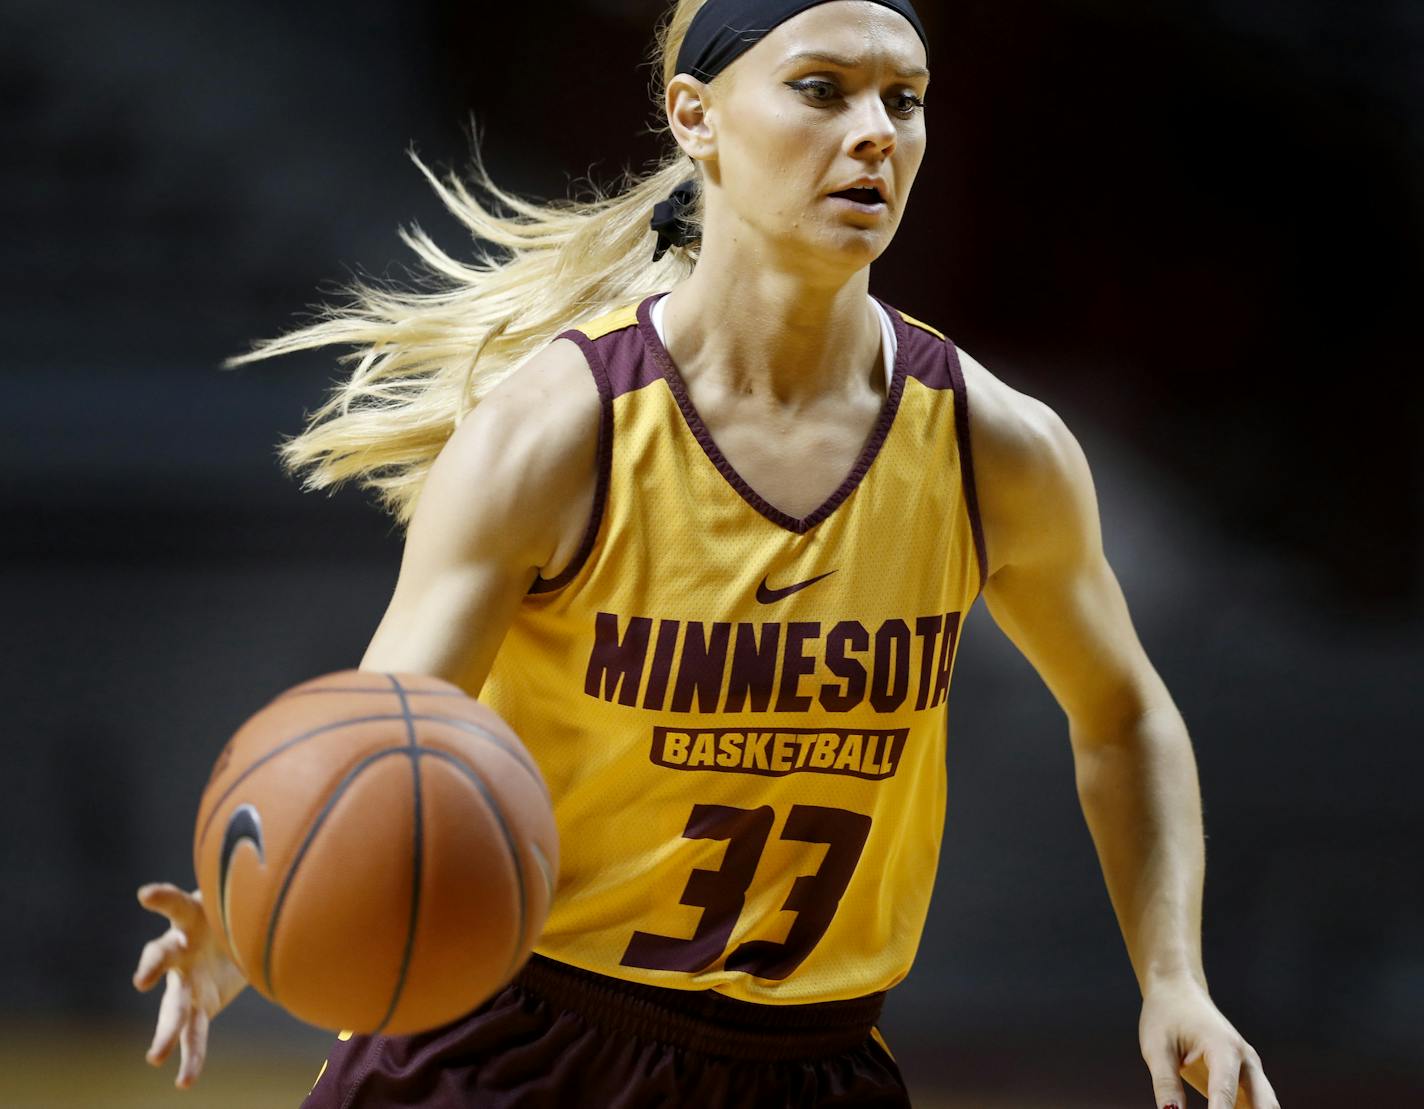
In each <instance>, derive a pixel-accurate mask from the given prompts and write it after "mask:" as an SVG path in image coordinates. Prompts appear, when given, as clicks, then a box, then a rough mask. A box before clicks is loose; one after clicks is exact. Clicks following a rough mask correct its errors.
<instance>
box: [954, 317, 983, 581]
mask: <svg viewBox="0 0 1424 1109" xmlns="http://www.w3.org/2000/svg"><path fill="white" fill-rule="evenodd" d="M944 358H945V365H946V366H947V367H948V369H949V380H950V382H951V383H952V384H953V387H954V435H955V438H956V439H957V440H958V441H959V477H960V480H961V481H962V482H963V484H964V507H965V508H966V509H968V511H969V528H970V531H972V532H973V534H974V554H975V557H976V558H978V560H979V592H980V593H983V592H984V586H985V585H987V584H988V581H989V555H988V551H987V550H986V549H985V546H984V524H983V521H982V520H981V519H980V518H979V494H978V489H977V486H976V485H975V483H974V452H973V451H972V450H971V449H970V444H969V391H968V389H967V388H966V387H965V385H964V370H963V369H962V368H961V367H960V365H959V350H958V348H956V347H955V345H954V344H953V343H952V342H950V341H949V340H948V339H946V340H945V342H944Z"/></svg>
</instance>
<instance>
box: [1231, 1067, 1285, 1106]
mask: <svg viewBox="0 0 1424 1109" xmlns="http://www.w3.org/2000/svg"><path fill="white" fill-rule="evenodd" d="M1241 1074H1242V1075H1243V1077H1244V1078H1245V1082H1246V1089H1247V1091H1248V1092H1249V1093H1250V1095H1251V1109H1280V1106H1281V1103H1280V1102H1279V1101H1278V1100H1277V1099H1276V1091H1275V1090H1273V1089H1271V1084H1270V1082H1269V1081H1267V1079H1266V1072H1265V1071H1264V1070H1262V1069H1261V1060H1260V1059H1259V1058H1255V1059H1249V1058H1248V1059H1247V1060H1246V1062H1245V1063H1243V1064H1242V1066H1241Z"/></svg>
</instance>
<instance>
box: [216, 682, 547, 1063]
mask: <svg viewBox="0 0 1424 1109" xmlns="http://www.w3.org/2000/svg"><path fill="white" fill-rule="evenodd" d="M193 858H194V866H195V869H196V870H197V872H198V885H199V888H200V889H201V890H202V897H203V906H204V908H205V909H206V911H207V914H208V920H209V923H210V924H211V925H212V927H213V928H214V929H215V930H216V931H217V932H218V933H219V934H220V935H222V936H224V937H226V939H227V944H228V948H229V950H230V951H231V953H232V956H233V958H234V959H235V960H236V961H237V963H238V965H239V966H240V967H241V968H242V970H243V972H244V973H245V974H246V976H247V980H248V981H249V982H251V983H252V985H253V986H254V987H256V988H257V990H259V991H260V992H261V993H262V994H264V995H265V996H267V997H268V998H270V999H271V1000H273V1001H275V1002H276V1003H277V1004H278V1005H281V1006H282V1007H283V1008H284V1009H286V1010H287V1011H288V1012H290V1013H292V1014H293V1015H294V1016H296V1017H299V1018H301V1019H302V1020H305V1021H309V1022H310V1023H312V1024H315V1025H318V1026H320V1027H323V1028H331V1029H352V1030H353V1031H357V1032H365V1033H374V1032H382V1033H386V1034H390V1035H397V1034H408V1033H412V1032H418V1031H423V1030H426V1029H429V1028H434V1027H436V1026H437V1025H441V1024H445V1023H447V1022H449V1021H451V1020H454V1019H455V1018H457V1017H459V1016H461V1015H463V1014H465V1013H467V1012H469V1011H470V1010H471V1009H473V1008H475V1007H476V1006H478V1005H479V1004H480V1003H481V1002H483V1001H484V1000H486V999H487V998H488V997H490V996H491V995H492V994H493V993H494V992H495V991H496V990H498V989H499V988H500V987H501V986H502V985H504V983H505V982H507V981H508V980H509V979H510V978H511V977H512V976H513V975H514V973H515V971H517V970H518V969H519V968H520V966H522V965H523V963H524V961H525V960H526V959H527V958H528V956H529V951H530V948H531V947H532V946H533V944H534V942H535V940H536V939H537V938H538V937H539V933H540V931H541V930H542V929H543V926H544V919H545V916H546V915H547V913H548V911H549V902H550V900H551V898H552V895H553V889H554V880H555V876H556V875H557V874H558V866H559V856H558V836H557V833H556V832H555V828H554V814H553V811H552V810H551V808H550V805H549V794H548V790H547V788H546V787H545V785H544V780H543V778H542V777H541V776H540V774H539V770H538V768H537V767H536V766H535V764H534V760H533V759H532V758H531V757H530V755H529V752H528V751H526V750H525V748H524V745H523V744H522V743H520V741H519V738H518V737H517V736H516V735H515V734H514V732H513V731H511V730H510V728H509V726H508V725H507V724H506V723H505V722H504V721H503V720H501V719H500V718H499V717H498V716H497V715H496V714H495V713H494V712H493V711H492V710H490V709H489V708H487V707H486V706H484V705H482V704H480V703H479V702H478V701H476V700H474V699H473V698H471V697H468V696H467V695H466V694H465V693H464V692H463V691H462V690H461V689H459V688H458V687H457V686H454V685H451V684H450V683H449V682H444V681H441V680H439V679H438V678H431V677H426V676H423V675H417V674H380V673H372V672H368V671H361V670H347V671H343V672H341V673H336V674H328V675H326V676H324V677H320V678H315V679H313V680H312V681H309V682H305V683H303V684H302V685H299V686H296V687H295V688H293V689H289V690H288V691H287V692H286V693H283V694H282V695H281V696H280V697H278V698H276V700H274V701H272V702H271V703H270V704H268V705H267V706H266V707H265V708H263V709H261V710H260V711H259V712H258V713H257V714H256V715H255V716H253V717H252V718H251V719H250V720H248V721H247V723H245V724H244V725H243V726H242V727H241V728H240V729H238V731H237V734H235V735H234V736H233V737H232V739H231V740H229V741H228V744H227V746H226V747H224V748H223V750H222V753H221V754H220V755H219V756H218V760H217V764H216V766H214V767H213V773H212V777H211V778H209V780H208V784H207V787H206V788H205V789H204V791H203V799H202V803H201V805H200V807H199V809H198V824H197V829H196V832H195V834H194V839H193Z"/></svg>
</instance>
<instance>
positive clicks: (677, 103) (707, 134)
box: [665, 73, 717, 162]
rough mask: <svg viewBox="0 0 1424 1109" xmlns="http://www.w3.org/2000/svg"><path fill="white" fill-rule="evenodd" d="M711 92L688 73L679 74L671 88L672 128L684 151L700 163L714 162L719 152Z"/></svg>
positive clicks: (668, 90) (670, 118) (669, 115)
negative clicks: (711, 120) (711, 117)
mask: <svg viewBox="0 0 1424 1109" xmlns="http://www.w3.org/2000/svg"><path fill="white" fill-rule="evenodd" d="M710 93H711V90H710V88H709V87H708V86H707V85H705V84H703V83H702V82H701V81H699V80H698V79H697V78H696V77H692V76H690V75H688V74H686V73H679V74H678V75H677V76H676V77H674V78H673V79H672V81H671V82H670V83H669V84H668V87H667V98H666V103H665V107H666V110H667V118H668V126H670V127H671V128H672V133H673V137H674V138H676V139H677V145H678V146H680V147H682V149H683V152H684V153H685V154H686V155H687V156H688V157H689V158H692V159H694V160H695V161H699V162H705V161H708V160H710V159H711V158H712V157H713V156H714V155H715V154H716V152H717V140H716V135H715V133H714V132H713V128H712V124H711V122H710V121H709V119H708V111H709V109H710V107H711V96H710Z"/></svg>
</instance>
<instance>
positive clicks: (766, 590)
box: [756, 570, 835, 605]
mask: <svg viewBox="0 0 1424 1109" xmlns="http://www.w3.org/2000/svg"><path fill="white" fill-rule="evenodd" d="M834 573H835V571H834V570H827V571H826V572H825V573H824V574H819V575H817V576H816V577H814V578H807V579H806V580H805V581H798V582H797V583H796V584H795V585H787V586H783V587H782V588H780V589H772V588H771V587H770V586H768V585H767V584H766V578H765V577H763V578H762V579H761V584H760V585H758V586H757V591H756V599H757V600H758V601H759V602H761V603H762V604H764V605H769V604H772V603H773V602H775V601H780V600H782V599H783V598H785V597H789V596H791V594H793V593H800V592H801V590H803V589H806V588H808V587H810V586H812V585H815V584H816V583H817V582H818V581H820V580H821V579H822V578H828V577H830V576H831V575H832V574H834Z"/></svg>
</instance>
